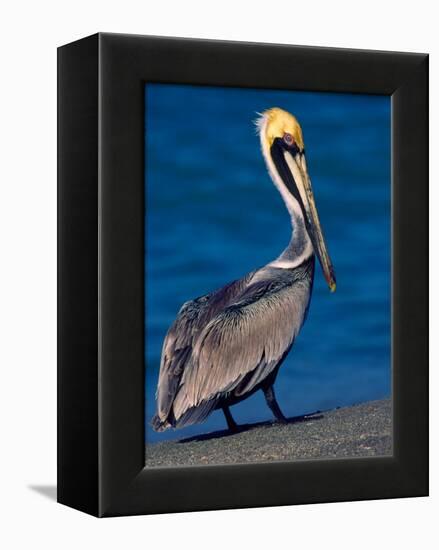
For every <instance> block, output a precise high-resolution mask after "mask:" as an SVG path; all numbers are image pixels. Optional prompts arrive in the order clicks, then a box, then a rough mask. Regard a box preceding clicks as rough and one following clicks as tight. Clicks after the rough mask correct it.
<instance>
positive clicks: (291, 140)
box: [261, 107, 305, 151]
mask: <svg viewBox="0 0 439 550" xmlns="http://www.w3.org/2000/svg"><path fill="white" fill-rule="evenodd" d="M261 118H262V119H263V120H264V122H265V124H264V126H265V127H264V135H263V136H261V137H262V138H264V139H265V140H266V141H267V145H268V146H269V147H271V146H272V145H273V142H274V140H275V139H276V138H279V139H283V140H285V142H286V143H287V144H288V145H292V144H295V145H296V146H297V148H298V149H299V151H303V150H304V148H305V145H304V143H303V134H302V128H301V127H300V124H299V123H298V122H297V118H296V117H294V116H293V115H291V114H290V113H288V112H287V111H284V110H283V109H279V107H272V108H271V109H268V110H267V111H265V112H264V113H262V117H261Z"/></svg>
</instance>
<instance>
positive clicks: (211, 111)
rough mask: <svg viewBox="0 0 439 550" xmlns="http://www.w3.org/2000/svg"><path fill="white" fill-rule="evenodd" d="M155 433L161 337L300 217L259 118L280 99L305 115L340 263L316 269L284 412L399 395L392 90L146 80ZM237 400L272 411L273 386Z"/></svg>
mask: <svg viewBox="0 0 439 550" xmlns="http://www.w3.org/2000/svg"><path fill="white" fill-rule="evenodd" d="M145 101H146V109H145V128H146V132H145V147H146V155H145V158H146V166H145V185H146V194H145V197H146V223H145V231H146V238H145V243H146V251H145V265H146V281H145V285H146V308H145V312H146V313H145V321H146V338H145V344H146V349H145V358H146V421H147V424H148V425H147V429H146V437H147V440H148V441H150V442H153V441H160V440H164V439H174V438H181V437H185V436H189V435H193V434H196V433H203V432H206V431H212V430H215V429H223V428H224V427H225V421H224V418H223V415H222V413H221V412H220V411H216V412H214V413H213V414H212V415H211V416H210V417H209V418H208V420H207V421H206V422H205V423H204V424H201V425H198V426H192V427H189V428H185V429H183V430H177V431H167V432H164V433H162V434H157V433H155V432H153V431H152V429H151V428H150V426H149V421H150V419H151V417H152V415H153V414H154V408H155V401H154V394H155V388H156V384H157V377H158V370H159V364H160V352H161V346H162V342H163V338H164V336H165V334H166V331H167V329H168V327H169V325H170V324H171V323H172V321H173V320H174V318H175V315H176V313H177V311H178V310H179V308H180V306H181V304H182V303H183V302H185V301H186V300H188V299H191V298H194V297H197V296H200V295H202V294H205V293H207V292H209V291H211V290H213V289H216V288H218V287H220V286H222V285H224V284H225V283H227V282H229V281H232V280H234V279H236V278H239V277H241V276H243V275H244V274H245V273H247V272H248V271H251V270H252V269H254V268H256V267H259V266H262V265H264V264H265V263H267V262H269V261H270V260H272V259H274V258H275V257H276V256H277V255H278V254H279V253H280V252H281V251H282V250H283V248H284V247H285V246H286V244H287V243H288V241H289V237H290V220H289V217H288V214H287V211H286V209H285V206H284V204H283V202H282V200H281V198H280V196H279V194H278V192H277V191H276V189H275V187H274V186H273V184H272V183H271V180H270V178H269V176H268V174H267V172H266V169H265V166H264V162H263V159H262V156H261V153H260V148H259V142H258V138H257V136H256V133H255V129H254V124H253V121H254V119H255V118H256V116H257V115H256V113H257V112H261V111H263V110H265V109H267V108H269V107H272V106H279V107H281V108H283V109H285V110H287V111H290V112H291V113H293V114H294V115H295V116H296V117H297V118H298V120H299V122H300V123H301V125H302V129H303V133H304V139H305V148H306V154H307V164H308V170H309V173H310V176H311V180H312V183H313V188H314V194H315V198H316V202H317V207H318V210H319V214H320V219H321V222H322V226H323V230H324V233H325V238H326V241H327V244H328V248H329V252H330V255H331V258H332V261H333V264H334V267H335V271H336V274H337V292H336V293H335V294H331V293H330V292H329V290H328V288H327V286H326V283H325V281H324V279H323V275H322V272H321V269H320V267H319V266H318V267H317V269H316V277H315V283H314V291H313V297H312V301H311V307H310V312H309V316H308V320H307V322H306V324H305V326H304V327H303V329H302V331H301V333H300V335H299V337H298V339H297V340H296V342H295V344H294V347H293V349H292V351H291V353H290V354H289V356H288V357H287V359H286V361H285V362H284V364H283V366H282V367H281V369H280V371H279V376H278V378H277V382H276V386H275V387H276V391H277V396H278V400H279V403H280V405H281V407H282V409H283V410H284V413H285V414H286V415H287V416H292V415H298V414H303V413H306V412H310V411H314V410H317V409H322V410H323V409H328V408H333V407H337V406H343V405H349V404H352V403H357V402H361V401H367V400H371V399H378V398H382V397H385V396H389V395H390V392H391V367H390V100H389V98H388V97H384V96H366V95H351V94H332V93H331V94H330V93H314V92H285V91H275V90H251V89H237V88H210V87H202V86H180V85H166V84H147V85H146V87H145ZM259 393H261V392H258V393H257V394H255V395H253V396H252V397H250V398H249V399H247V400H246V401H244V402H242V403H240V404H238V405H236V406H234V407H233V408H232V412H233V415H234V417H235V419H236V420H237V422H241V423H244V422H255V421H258V420H266V419H268V418H270V414H271V413H270V411H269V409H268V408H267V407H266V405H265V403H264V399H263V395H262V393H261V395H259Z"/></svg>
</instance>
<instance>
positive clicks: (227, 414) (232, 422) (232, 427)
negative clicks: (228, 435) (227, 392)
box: [222, 405, 239, 432]
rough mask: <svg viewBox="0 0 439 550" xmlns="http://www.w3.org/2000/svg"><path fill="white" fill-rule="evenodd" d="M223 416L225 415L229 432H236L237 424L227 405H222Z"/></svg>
mask: <svg viewBox="0 0 439 550" xmlns="http://www.w3.org/2000/svg"><path fill="white" fill-rule="evenodd" d="M222 409H223V413H224V416H225V417H226V421H227V426H228V428H229V430H230V431H231V432H237V431H238V428H239V426H238V424H237V423H236V422H235V420H234V419H233V416H232V413H231V412H230V409H229V407H228V406H227V405H224V407H222Z"/></svg>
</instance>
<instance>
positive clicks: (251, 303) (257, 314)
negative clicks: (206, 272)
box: [173, 279, 312, 424]
mask: <svg viewBox="0 0 439 550" xmlns="http://www.w3.org/2000/svg"><path fill="white" fill-rule="evenodd" d="M310 284H312V283H311V281H310V280H309V279H304V280H299V281H295V282H294V284H291V281H290V282H289V284H284V283H282V282H280V283H276V282H275V283H273V282H271V283H270V284H269V285H268V286H267V284H265V286H264V284H263V282H261V283H260V284H256V285H252V286H251V287H249V289H248V291H247V293H246V294H245V295H244V297H243V299H242V300H241V301H240V302H237V303H235V304H234V305H231V306H229V307H227V308H225V309H224V310H223V311H222V312H220V313H219V314H218V315H216V316H215V317H214V318H212V320H211V321H210V322H209V323H208V324H207V326H206V327H205V328H204V329H203V331H202V333H201V334H200V336H199V338H197V341H196V343H195V346H194V350H193V353H192V356H191V360H190V362H189V363H188V365H187V367H186V369H185V371H184V373H183V376H182V380H181V384H180V389H179V392H178V394H177V396H176V399H175V401H174V405H173V407H174V414H175V417H176V418H177V419H178V418H179V417H180V418H181V420H182V423H184V424H189V423H192V421H199V420H198V419H197V418H194V420H192V418H191V415H194V416H195V417H196V416H197V410H198V409H201V410H203V409H204V408H205V407H206V406H207V403H209V402H213V403H215V401H217V400H218V398H219V397H221V396H224V395H226V394H230V393H231V392H234V394H235V395H241V394H243V393H247V392H249V391H251V389H252V388H254V387H255V386H256V385H257V384H258V383H259V382H260V381H262V380H264V379H265V378H266V376H268V374H269V373H270V372H271V371H272V370H273V369H274V368H275V367H276V365H277V364H278V363H279V361H280V360H281V359H282V358H283V357H284V355H285V354H286V353H287V352H288V350H289V348H290V347H291V345H292V343H293V341H294V339H295V337H296V335H297V334H298V332H299V330H300V328H301V326H302V324H303V322H304V319H305V315H306V311H307V307H308V303H309V295H310Z"/></svg>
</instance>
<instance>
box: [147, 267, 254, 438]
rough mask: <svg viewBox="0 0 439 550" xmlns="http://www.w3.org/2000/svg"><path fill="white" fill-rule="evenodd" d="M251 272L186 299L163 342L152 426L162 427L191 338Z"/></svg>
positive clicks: (235, 293)
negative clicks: (221, 286)
mask: <svg viewBox="0 0 439 550" xmlns="http://www.w3.org/2000/svg"><path fill="white" fill-rule="evenodd" d="M251 276H252V273H250V274H249V275H247V276H246V277H243V278H242V279H239V280H237V281H233V282H232V283H230V284H228V285H226V286H225V287H223V288H221V289H219V290H217V291H215V292H212V293H211V294H207V295H206V296H201V297H200V298H197V299H195V300H191V301H189V302H186V303H185V304H183V306H182V307H181V309H180V311H179V312H178V315H177V318H176V319H175V321H174V323H173V324H172V325H171V327H170V328H169V330H168V333H167V334H166V337H165V340H164V342H163V348H162V357H161V363H160V374H159V380H158V384H157V393H156V397H157V417H156V419H155V420H154V421H153V425H154V427H155V428H156V429H163V428H164V427H166V426H165V425H162V424H163V422H166V420H167V417H168V415H169V412H170V410H171V407H172V404H173V401H174V398H175V395H176V393H177V391H178V389H179V385H180V381H181V378H182V375H183V372H184V370H185V368H186V365H187V364H188V362H189V360H190V358H191V354H192V351H193V346H194V341H195V339H196V338H197V337H198V336H199V334H200V332H201V331H202V329H203V328H204V327H205V326H206V325H207V324H208V323H209V321H210V320H211V319H212V318H213V317H214V316H215V315H216V314H217V313H218V312H219V311H221V310H223V309H224V308H225V307H226V306H227V305H228V304H229V303H230V302H232V301H233V300H234V299H236V297H237V296H238V295H239V294H240V293H242V291H243V289H245V288H246V285H247V281H248V279H249V278H250V277H251Z"/></svg>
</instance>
